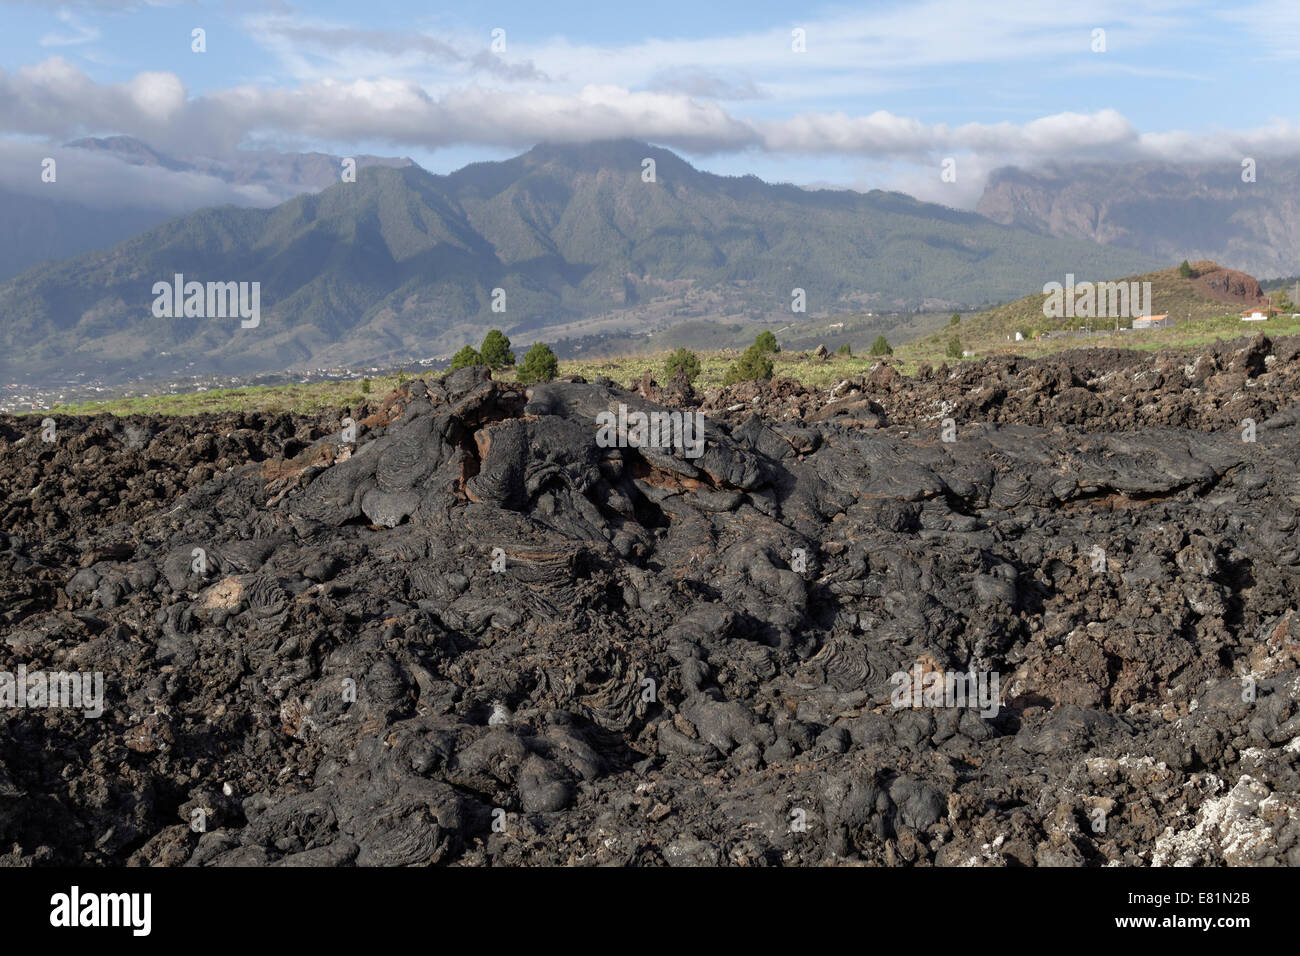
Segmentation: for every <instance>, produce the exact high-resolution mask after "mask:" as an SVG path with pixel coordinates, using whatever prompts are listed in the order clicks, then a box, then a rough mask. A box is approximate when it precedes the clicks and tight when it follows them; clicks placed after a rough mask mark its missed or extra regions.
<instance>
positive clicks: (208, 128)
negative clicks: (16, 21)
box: [0, 41, 1300, 205]
mask: <svg viewBox="0 0 1300 956" xmlns="http://www.w3.org/2000/svg"><path fill="white" fill-rule="evenodd" d="M376 42H377V41H376ZM0 131H9V132H12V133H17V134H22V135H35V136H44V137H49V138H52V139H56V140H63V139H67V138H70V137H72V136H79V135H86V134H92V135H94V134H105V133H124V134H129V135H133V136H137V137H139V138H140V139H142V140H144V141H146V142H148V143H150V144H152V145H154V146H157V147H159V148H161V149H164V150H167V151H170V152H173V153H177V154H180V155H208V156H222V155H226V154H229V153H230V152H231V151H233V150H235V149H236V148H237V147H239V146H240V145H241V144H247V143H249V142H251V141H254V140H256V141H258V142H259V143H264V144H267V145H272V146H273V145H275V144H276V143H277V141H280V142H284V141H305V142H314V143H317V144H339V145H343V146H348V147H350V146H352V145H356V144H368V143H373V144H387V146H388V147H390V148H392V149H396V150H401V149H404V148H412V149H423V150H438V149H441V148H445V147H452V146H477V147H488V148H499V149H523V148H527V147H529V146H531V145H533V144H535V143H537V142H541V141H583V140H594V139H608V138H614V137H630V138H637V139H645V140H649V141H652V142H655V143H659V144H662V145H664V146H668V147H669V148H676V149H680V150H684V151H686V152H690V153H696V154H708V153H718V152H736V151H740V150H750V149H759V150H764V151H766V152H768V153H770V154H774V155H791V156H799V155H812V156H843V157H850V158H856V159H861V160H862V161H864V162H868V161H886V160H887V161H891V162H893V163H894V164H895V168H897V164H898V163H904V164H907V163H910V164H912V165H913V166H914V167H915V170H914V172H913V173H906V174H903V175H902V179H903V180H912V179H914V180H915V181H917V182H919V183H922V184H925V183H928V182H929V181H930V179H931V178H932V173H933V172H934V170H936V169H937V168H938V164H939V162H940V160H941V159H942V158H944V157H949V156H952V157H956V158H958V160H959V164H960V165H961V167H962V168H963V169H965V170H966V171H967V177H966V178H965V179H963V180H962V181H961V188H960V189H956V190H948V191H947V192H945V193H943V195H949V194H951V195H954V196H958V197H961V201H953V202H951V203H950V204H954V205H959V204H961V202H965V201H967V200H968V199H969V194H970V191H971V190H973V189H975V188H976V184H977V183H978V181H979V180H978V178H977V177H979V176H982V175H983V173H984V172H986V171H987V170H989V169H991V168H993V167H995V166H1000V165H1025V164H1035V163H1040V162H1050V161H1073V160H1081V159H1104V160H1113V161H1121V160H1134V159H1162V160H1169V161H1193V160H1195V161H1223V162H1232V163H1234V164H1235V163H1237V162H1239V161H1240V158H1241V157H1243V156H1256V157H1259V156H1269V155H1281V154H1292V155H1293V154H1296V153H1300V127H1298V126H1297V125H1296V124H1294V123H1292V122H1290V121H1289V120H1282V119H1278V120H1275V121H1273V122H1271V123H1270V124H1268V125H1267V126H1264V127H1260V128H1256V129H1246V130H1237V131H1233V130H1223V129H1203V130H1183V131H1180V130H1170V131H1163V132H1157V133H1142V132H1141V131H1139V130H1138V129H1137V128H1136V127H1135V126H1134V125H1133V124H1132V123H1131V122H1130V121H1129V120H1128V119H1127V118H1126V117H1125V116H1123V115H1122V114H1121V113H1119V112H1118V111H1116V110H1113V109H1102V110H1097V111H1095V112H1089V113H1081V112H1071V111H1067V112H1060V113H1054V114H1050V115H1046V116H1037V117H1034V118H1032V119H1027V120H1026V121H1024V122H1012V121H1000V122H993V123H965V124H960V125H950V124H946V123H928V122H925V121H923V120H921V119H918V118H916V117H911V116H902V115H898V114H896V113H893V112H890V111H887V110H875V111H873V112H870V113H867V114H864V115H851V114H849V113H844V112H840V113H824V112H802V113H795V114H794V115H791V116H786V117H783V118H777V119H750V118H744V117H741V116H738V115H735V114H734V113H733V112H732V111H730V110H728V109H727V108H726V107H724V106H723V105H722V104H721V103H719V102H717V101H716V100H713V99H710V98H707V97H704V96H693V95H689V94H687V93H685V92H681V91H679V90H658V91H647V90H636V89H629V88H627V87H624V86H620V85H614V84H594V83H593V84H587V85H585V86H582V87H580V88H578V89H576V90H567V89H560V88H551V87H547V86H544V87H542V88H541V89H512V88H509V87H508V86H507V87H504V88H503V87H501V86H496V85H484V84H482V83H474V82H471V83H466V84H460V85H455V86H451V87H449V88H447V89H443V90H439V91H436V92H435V91H431V90H429V89H427V88H426V87H424V86H422V85H421V84H420V83H418V82H416V81H415V80H413V79H410V78H401V77H387V76H375V77H369V78H363V79H354V80H350V81H338V80H330V79H325V80H319V81H313V82H309V83H303V84H300V85H297V86H288V87H285V86H262V85H254V84H249V85H244V86H239V87H234V88H230V89H223V90H216V91H213V92H210V93H208V94H206V95H203V96H197V97H191V96H189V95H188V93H187V91H186V88H185V86H184V84H183V83H182V81H181V80H180V78H179V77H177V76H176V75H175V74H172V73H166V72H148V73H140V74H138V75H136V76H135V77H133V78H132V79H131V80H129V81H127V82H125V83H118V84H100V83H97V82H95V81H94V80H92V79H91V78H90V77H88V76H87V75H86V74H85V73H83V72H82V71H81V70H79V69H78V68H77V67H75V66H73V65H72V64H71V63H69V62H68V61H67V60H65V59H63V58H61V57H52V58H50V59H47V60H44V61H42V62H40V63H37V64H35V65H33V66H29V67H24V68H22V69H19V70H17V71H15V72H13V73H5V72H4V71H0ZM928 188H929V187H927V189H928Z"/></svg>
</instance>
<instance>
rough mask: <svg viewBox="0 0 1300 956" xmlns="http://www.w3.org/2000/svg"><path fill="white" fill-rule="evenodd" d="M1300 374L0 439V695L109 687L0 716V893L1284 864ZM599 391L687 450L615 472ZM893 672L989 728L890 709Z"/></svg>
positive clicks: (1293, 731) (476, 384) (1202, 363)
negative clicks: (699, 430) (692, 444)
mask: <svg viewBox="0 0 1300 956" xmlns="http://www.w3.org/2000/svg"><path fill="white" fill-rule="evenodd" d="M1298 383H1300V343H1297V342H1296V341H1293V340H1289V339H1288V340H1279V341H1278V342H1276V343H1274V342H1270V341H1269V340H1267V339H1265V338H1263V337H1262V336H1261V337H1257V338H1256V339H1254V340H1251V341H1249V342H1238V343H1233V344H1231V345H1220V346H1216V347H1213V348H1211V349H1209V350H1207V351H1205V352H1203V353H1201V354H1199V355H1191V356H1186V355H1172V354H1164V353H1162V354H1159V355H1141V354H1138V353H1118V352H1107V351H1102V350H1097V351H1093V352H1086V351H1079V352H1071V353H1064V354H1061V355H1056V356H1052V357H1050V358H1047V359H1042V360H1036V361H1027V360H1011V359H997V360H994V359H989V360H984V361H981V362H972V363H965V364H963V365H961V366H960V367H958V368H955V369H948V368H946V367H940V368H939V369H937V370H936V369H928V368H925V369H922V370H921V373H920V374H919V375H918V376H916V377H914V378H902V377H900V376H898V375H897V374H896V373H895V371H894V370H893V369H892V368H890V367H889V366H887V365H882V366H880V367H878V368H877V369H875V370H874V371H873V372H871V373H870V374H869V375H867V376H864V377H861V378H858V379H853V380H849V381H846V382H843V383H841V384H840V385H838V386H836V388H834V389H832V390H830V391H829V392H828V391H825V390H821V391H819V390H816V389H811V388H805V387H803V386H800V385H798V384H796V383H793V382H789V381H781V380H778V381H774V382H771V383H766V384H762V385H758V384H752V383H751V384H745V385H741V386H734V387H732V388H730V389H728V390H725V391H720V392H712V393H708V394H706V395H705V396H703V397H702V398H701V397H695V396H694V395H693V394H692V393H691V392H690V389H689V388H685V389H683V388H680V387H676V388H674V387H667V388H663V389H660V388H659V387H658V386H656V385H655V384H654V383H652V382H650V381H648V380H647V381H643V382H642V383H640V385H639V386H638V387H636V388H629V389H625V388H622V387H620V386H618V385H616V384H615V383H613V382H612V381H609V380H598V381H596V382H591V383H588V382H582V381H557V382H551V383H545V384H539V385H535V386H531V387H527V388H525V387H523V386H518V385H514V384H507V383H500V382H496V381H494V380H493V379H492V378H491V376H490V374H489V373H488V371H487V370H486V369H483V368H466V369H460V370H458V371H455V372H451V373H449V374H447V375H445V376H442V377H440V378H437V379H430V380H427V381H409V382H406V383H405V384H403V385H402V386H401V387H399V389H398V390H397V391H396V392H394V393H392V394H391V395H389V396H387V397H386V398H385V399H384V400H383V401H382V402H377V403H375V404H374V405H372V406H368V407H367V408H365V409H363V410H353V413H354V414H355V415H356V417H357V418H358V419H359V421H358V423H357V426H356V440H355V442H346V441H344V437H345V436H344V435H343V434H342V430H341V423H340V419H339V418H338V417H337V416H336V415H335V414H333V413H331V414H322V415H319V416H314V417H313V416H294V415H278V416H272V415H255V414H233V413H232V414H225V415H207V416H200V417H195V418H187V419H163V418H149V417H139V416H137V417H131V418H128V419H124V420H119V419H114V418H112V417H110V416H106V415H105V416H98V417H93V418H71V417H58V416H56V423H57V428H58V439H57V441H55V442H53V443H47V442H43V441H42V440H41V437H40V434H39V431H40V429H39V419H38V418H13V417H4V418H0V476H3V480H4V484H5V498H4V503H3V507H4V521H3V523H2V524H0V528H2V529H3V530H2V531H0V593H2V594H3V601H2V602H0V626H2V628H3V630H2V632H0V636H2V638H3V640H2V641H0V669H2V670H5V671H9V672H13V671H15V670H16V669H17V668H18V667H19V666H20V665H22V666H25V667H26V669H27V670H28V671H34V670H38V669H44V670H46V671H55V670H64V671H73V670H77V671H98V672H102V673H103V674H104V675H105V681H106V694H105V711H104V714H103V715H102V716H101V717H99V718H87V717H85V716H83V715H82V714H81V713H80V712H76V711H69V710H58V709H32V708H27V709H0V727H2V728H3V732H2V733H0V850H2V851H3V852H4V856H3V857H0V862H5V863H12V864H50V863H74V864H122V863H129V864H140V865H191V866H222V865H284V866H296V865H328V866H335V865H358V866H372V865H383V866H401V865H422V864H443V865H504V864H574V865H581V864H645V865H661V864H669V865H683V864H687V865H689V864H724V865H800V864H822V863H829V862H836V861H843V862H869V863H884V864H897V865H905V864H911V865H1013V866H1019V865H1089V866H1097V865H1105V864H1108V863H1121V864H1131V865H1152V864H1175V863H1182V864H1224V863H1226V864H1289V865H1296V864H1300V777H1298V774H1297V757H1296V755H1297V753H1298V752H1300V707H1297V703H1296V695H1297V690H1298V689H1300V673H1298V671H1297V667H1298V666H1300V632H1297V630H1296V628H1297V626H1300V622H1297V620H1296V616H1297V613H1298V612H1297V609H1296V599H1295V585H1296V582H1297V576H1298V573H1300V572H1298V570H1297V568H1298V565H1300V548H1298V547H1297V539H1296V530H1297V528H1296V516H1297V508H1298V507H1300V470H1298V469H1300V404H1297V394H1298V392H1297V384H1298ZM619 403H624V404H626V405H627V406H628V407H629V408H631V409H636V410H646V411H649V410H656V409H666V408H668V407H670V406H671V407H682V406H692V407H694V408H700V409H702V410H703V411H704V413H705V416H706V423H707V424H706V429H705V438H706V446H705V451H704V453H703V455H702V456H700V457H698V458H686V457H683V456H682V455H680V454H678V453H673V452H672V451H665V450H654V449H638V448H602V447H599V446H598V445H597V443H596V442H595V440H594V439H595V433H596V426H595V420H596V416H597V415H598V414H599V413H601V412H603V411H607V410H609V409H610V408H612V407H615V406H617V405H618V404H619ZM945 418H951V419H953V422H954V426H955V431H956V433H955V439H956V440H955V441H952V442H946V441H942V440H940V435H941V421H942V420H943V419H945ZM1245 419H1252V420H1254V421H1255V423H1256V427H1255V435H1254V437H1255V440H1254V441H1244V440H1243V425H1242V422H1243V420H1245ZM196 550H197V551H198V552H200V553H201V555H202V560H201V561H196V559H195V553H196ZM1099 555H1100V556H1101V557H1102V558H1104V560H1102V561H1101V562H1100V563H1099V561H1098V556H1099ZM917 666H919V667H920V668H921V669H922V671H924V672H928V671H962V672H968V671H975V672H979V673H988V674H997V675H999V677H1000V702H999V703H1000V708H999V710H998V712H997V714H996V715H995V716H989V717H986V716H982V715H981V714H980V713H979V712H978V710H976V709H973V708H967V707H903V708H898V707H895V706H894V704H893V702H892V701H891V689H892V686H891V681H890V678H891V675H893V674H896V673H898V672H902V671H910V669H912V668H914V667H917ZM195 811H201V814H199V816H200V817H201V819H202V820H203V825H202V826H201V827H198V828H196V827H195V826H193V825H192V824H193V821H194V819H195V816H196V815H195ZM1098 821H1101V825H1098Z"/></svg>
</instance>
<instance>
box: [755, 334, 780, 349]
mask: <svg viewBox="0 0 1300 956" xmlns="http://www.w3.org/2000/svg"><path fill="white" fill-rule="evenodd" d="M754 348H756V349H758V350H759V351H760V352H779V351H781V346H779V345H777V344H776V336H775V335H773V334H772V333H771V332H759V333H758V335H757V337H755V339H754Z"/></svg>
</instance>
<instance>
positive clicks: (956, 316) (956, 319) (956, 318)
mask: <svg viewBox="0 0 1300 956" xmlns="http://www.w3.org/2000/svg"><path fill="white" fill-rule="evenodd" d="M954 325H961V313H960V312H954V313H953V314H952V318H951V319H949V320H948V327H949V328H952V327H953V326H954Z"/></svg>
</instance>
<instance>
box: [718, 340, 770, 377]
mask: <svg viewBox="0 0 1300 956" xmlns="http://www.w3.org/2000/svg"><path fill="white" fill-rule="evenodd" d="M771 377H772V360H771V359H770V358H768V357H767V354H766V353H765V352H764V351H763V350H762V349H761V348H760V347H759V345H758V343H757V342H755V343H754V344H753V345H751V346H750V347H749V348H747V349H745V351H744V353H743V354H742V355H741V356H740V361H739V362H736V363H735V364H734V365H732V366H731V368H729V369H727V374H726V375H725V376H724V377H723V379H722V384H723V385H735V384H736V383H737V382H753V381H757V380H760V379H761V380H764V381H766V380H767V379H769V378H771Z"/></svg>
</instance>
